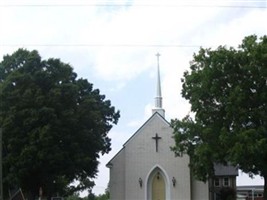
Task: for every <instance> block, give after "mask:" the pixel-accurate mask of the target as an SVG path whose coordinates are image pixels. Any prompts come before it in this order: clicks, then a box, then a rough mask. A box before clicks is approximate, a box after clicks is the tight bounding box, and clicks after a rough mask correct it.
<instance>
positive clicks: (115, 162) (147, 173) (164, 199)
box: [106, 55, 235, 200]
mask: <svg viewBox="0 0 267 200" xmlns="http://www.w3.org/2000/svg"><path fill="white" fill-rule="evenodd" d="M158 57H159V55H158ZM157 79H158V80H157V96H156V98H155V108H154V109H153V110H152V116H151V117H150V118H149V119H148V120H147V121H146V122H145V123H144V124H143V125H142V126H141V127H140V128H139V129H138V130H137V131H136V132H135V133H134V134H133V135H132V137H130V139H128V140H127V141H126V142H125V144H124V145H123V148H122V149H121V150H120V151H119V152H118V153H117V154H116V155H115V156H114V157H113V158H112V159H111V160H110V161H109V162H108V164H107V165H106V166H107V167H108V168H109V169H110V181H109V189H110V199H111V200H211V199H216V197H215V198H214V197H213V196H214V195H211V193H210V188H211V186H213V185H212V184H213V183H210V182H207V183H204V182H200V181H197V180H195V179H194V178H193V176H192V174H191V172H190V169H189V166H188V164H189V156H187V155H184V156H183V157H176V156H175V154H174V152H173V151H171V150H170V147H171V146H174V145H175V143H174V139H173V138H172V136H173V129H172V128H171V127H170V124H169V122H168V121H166V119H165V111H164V109H163V108H162V97H161V86H160V73H159V64H158V78H157ZM228 182H229V184H235V176H234V181H230V180H228ZM222 184H223V182H222Z"/></svg>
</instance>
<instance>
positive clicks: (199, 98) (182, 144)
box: [171, 35, 267, 199]
mask: <svg viewBox="0 0 267 200" xmlns="http://www.w3.org/2000/svg"><path fill="white" fill-rule="evenodd" d="M182 84H183V88H182V96H183V97H184V98H185V99H187V100H189V103H190V104H191V111H192V113H193V114H194V117H190V116H186V117H185V118H184V119H183V120H178V119H175V120H172V123H171V124H172V127H173V128H174V139H175V143H176V145H175V146H174V147H173V148H172V149H173V150H174V151H175V153H176V154H177V155H178V156H181V155H182V154H183V153H187V154H188V155H189V156H190V160H191V161H190V167H191V169H192V172H193V174H194V175H195V176H196V177H197V178H198V179H200V180H203V181H205V180H207V178H209V177H210V176H212V175H213V173H214V169H213V164H214V163H222V164H226V163H228V162H230V163H231V164H233V165H237V166H239V168H240V169H241V170H243V171H244V172H246V173H249V174H250V175H251V176H253V175H260V176H262V177H263V178H264V181H265V186H264V198H265V199H267V185H266V182H267V37H266V36H264V37H261V38H257V37H256V36H255V35H252V36H248V37H246V38H244V40H243V42H242V44H241V45H239V47H238V48H236V49H235V48H232V47H231V48H227V47H224V46H220V47H218V48H217V49H215V50H212V49H203V48H201V49H200V51H199V52H198V54H194V57H193V61H192V62H191V63H190V71H186V72H185V73H184V77H183V79H182Z"/></svg>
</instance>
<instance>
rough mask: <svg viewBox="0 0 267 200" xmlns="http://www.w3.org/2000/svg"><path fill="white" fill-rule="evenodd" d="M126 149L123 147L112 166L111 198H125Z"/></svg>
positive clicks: (115, 199) (112, 199)
mask: <svg viewBox="0 0 267 200" xmlns="http://www.w3.org/2000/svg"><path fill="white" fill-rule="evenodd" d="M124 175H125V151H124V149H122V150H121V151H120V152H119V153H118V154H117V155H116V156H115V157H114V159H113V160H112V164H111V167H110V179H109V188H110V200H125V176H124Z"/></svg>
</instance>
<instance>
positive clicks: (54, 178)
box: [0, 49, 120, 198]
mask: <svg viewBox="0 0 267 200" xmlns="http://www.w3.org/2000/svg"><path fill="white" fill-rule="evenodd" d="M0 99H1V104H0V125H1V126H2V128H3V146H4V156H3V172H4V173H3V174H4V177H3V178H4V188H5V189H7V188H10V187H12V186H19V187H22V189H23V190H24V191H26V192H27V194H29V196H28V198H34V197H36V196H38V193H39V189H40V188H42V190H43V193H44V195H46V196H51V195H55V194H56V193H59V194H63V195H64V194H65V195H69V194H71V193H73V192H75V191H79V190H84V189H89V188H91V187H92V186H93V185H94V183H93V181H92V178H94V177H96V175H97V172H98V171H97V167H98V163H99V161H98V158H99V154H100V153H102V154H105V153H108V152H109V151H110V150H111V148H110V138H109V137H108V135H107V134H108V132H109V131H110V130H111V128H112V126H113V125H114V124H117V122H118V119H119V116H120V115H119V111H116V109H115V108H114V107H113V106H112V105H111V102H110V100H106V98H105V95H103V94H101V93H100V91H99V89H94V88H93V84H91V83H89V82H88V81H87V80H86V79H82V78H77V74H76V73H74V72H73V68H72V67H71V66H70V65H69V64H65V63H63V62H61V61H60V60H59V59H54V58H50V59H47V60H42V59H41V57H40V55H39V53H38V52H37V51H35V50H34V51H28V50H25V49H19V50H17V51H16V52H14V53H13V54H12V55H6V56H4V57H3V60H2V62H1V63H0ZM74 181H78V183H79V184H78V185H76V186H74V185H73V184H72V185H71V183H73V182H74Z"/></svg>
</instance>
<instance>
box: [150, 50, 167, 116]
mask: <svg viewBox="0 0 267 200" xmlns="http://www.w3.org/2000/svg"><path fill="white" fill-rule="evenodd" d="M156 56H157V61H158V65H157V73H158V76H157V94H156V97H155V108H153V109H152V113H153V114H154V113H155V112H158V113H159V114H161V115H162V117H165V110H164V109H163V108H162V96H161V82H160V71H159V56H160V54H159V53H157V54H156Z"/></svg>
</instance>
